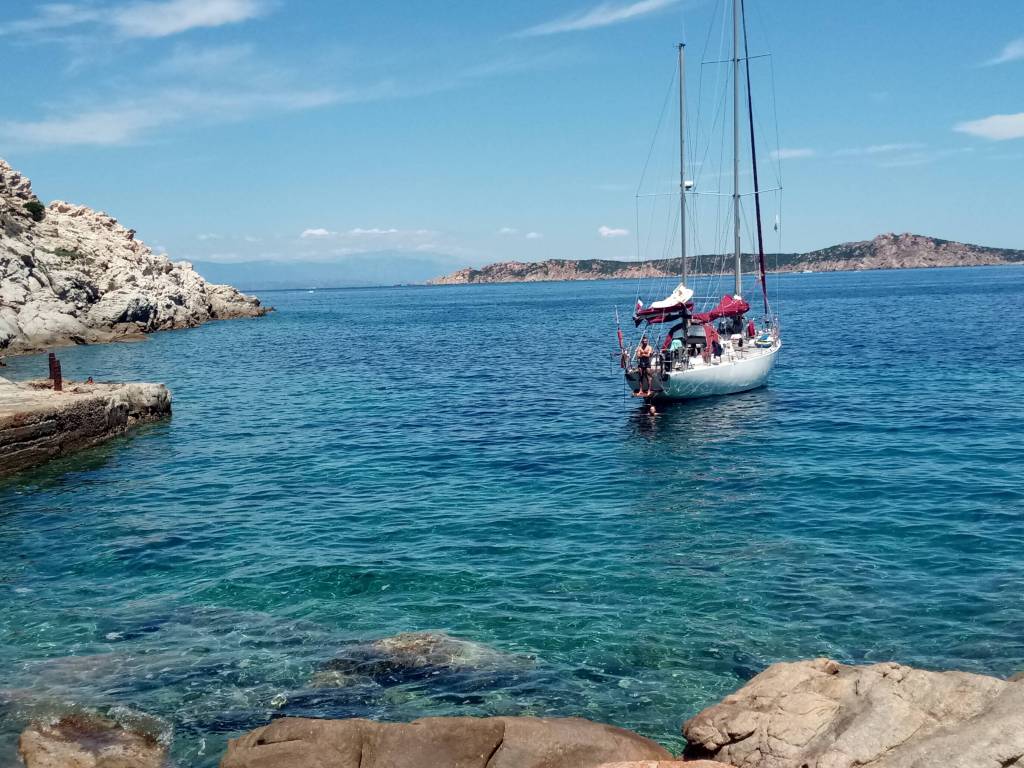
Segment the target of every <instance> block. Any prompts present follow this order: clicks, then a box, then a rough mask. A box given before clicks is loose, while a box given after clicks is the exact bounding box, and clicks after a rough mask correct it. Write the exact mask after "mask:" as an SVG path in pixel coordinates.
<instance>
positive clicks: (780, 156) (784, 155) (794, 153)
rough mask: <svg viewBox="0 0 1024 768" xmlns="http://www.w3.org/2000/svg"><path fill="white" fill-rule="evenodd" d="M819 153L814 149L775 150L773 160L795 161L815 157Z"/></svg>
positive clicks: (772, 155) (772, 153) (772, 154)
mask: <svg viewBox="0 0 1024 768" xmlns="http://www.w3.org/2000/svg"><path fill="white" fill-rule="evenodd" d="M816 154H818V153H817V152H815V151H814V150H813V149H808V148H802V149H786V148H782V149H773V150H772V152H771V157H772V160H795V159H797V158H800V157H814V156H815V155H816Z"/></svg>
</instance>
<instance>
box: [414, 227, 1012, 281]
mask: <svg viewBox="0 0 1024 768" xmlns="http://www.w3.org/2000/svg"><path fill="white" fill-rule="evenodd" d="M766 258H767V263H768V269H769V271H772V272H804V271H811V272H846V271H857V270H875V269H921V268H930V267H978V266H999V265H1005V264H1021V263H1024V250H1013V249H1009V248H988V247H985V246H981V245H971V244H968V243H958V242H954V241H952V240H941V239H939V238H936V237H927V236H924V235H914V234H910V233H904V234H901V235H897V234H894V233H891V232H890V233H887V234H884V235H879V236H878V237H876V238H874V239H873V240H864V241H860V242H852V243H842V244H840V245H833V246H831V247H829V248H822V249H820V250H817V251H811V252H809V253H776V254H768V255H767V257H766ZM716 259H718V260H720V257H709V256H704V257H701V260H702V261H701V260H698V261H697V262H695V263H696V266H697V267H699V266H700V264H701V263H704V264H708V263H712V264H714V263H716V261H715V260H716ZM743 268H744V271H746V272H753V271H755V270H756V269H757V262H756V257H755V256H754V255H753V254H749V253H745V254H743ZM678 274H679V259H658V260H654V261H644V262H629V261H612V260H608V259H583V260H578V261H577V260H572V259H548V260H547V261H539V262H521V261H505V262H499V263H496V264H489V265H487V266H485V267H481V268H479V269H473V268H469V267H467V268H465V269H460V270H458V271H457V272H453V273H451V274H450V275H444V276H442V277H438V278H435V279H433V280H430V281H428V285H467V284H476V283H532V282H550V281H560V280H623V279H634V280H635V279H638V278H652V277H653V278H658V277H676V276H678ZM696 274H702V273H701V272H696ZM703 274H708V273H707V272H704V273H703Z"/></svg>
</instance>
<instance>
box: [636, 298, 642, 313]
mask: <svg viewBox="0 0 1024 768" xmlns="http://www.w3.org/2000/svg"><path fill="white" fill-rule="evenodd" d="M643 308H644V303H643V302H642V301H641V300H640V299H637V300H636V311H637V312H639V311H640V310H641V309H643Z"/></svg>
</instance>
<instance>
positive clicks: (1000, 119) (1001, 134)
mask: <svg viewBox="0 0 1024 768" xmlns="http://www.w3.org/2000/svg"><path fill="white" fill-rule="evenodd" d="M953 130H954V131H959V132H960V133H967V134H970V135H971V136H980V137H981V138H983V139H991V140H992V141H1005V140H1006V139H1024V112H1018V113H1017V114H1015V115H991V116H989V117H983V118H981V119H980V120H969V121H967V122H965V123H957V124H956V125H954V126H953Z"/></svg>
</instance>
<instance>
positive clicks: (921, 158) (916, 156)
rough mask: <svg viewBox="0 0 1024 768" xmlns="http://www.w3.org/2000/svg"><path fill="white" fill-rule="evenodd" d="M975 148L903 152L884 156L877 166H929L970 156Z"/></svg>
mask: <svg viewBox="0 0 1024 768" xmlns="http://www.w3.org/2000/svg"><path fill="white" fill-rule="evenodd" d="M972 152H974V147H947V148H945V149H926V150H918V151H914V152H902V153H900V154H898V155H883V156H882V157H881V158H879V159H878V161H877V162H876V165H877V166H878V167H879V168H909V167H913V166H916V165H928V164H929V163H934V162H938V161H939V160H942V159H945V158H947V157H954V156H956V155H969V154H971V153H972Z"/></svg>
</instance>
